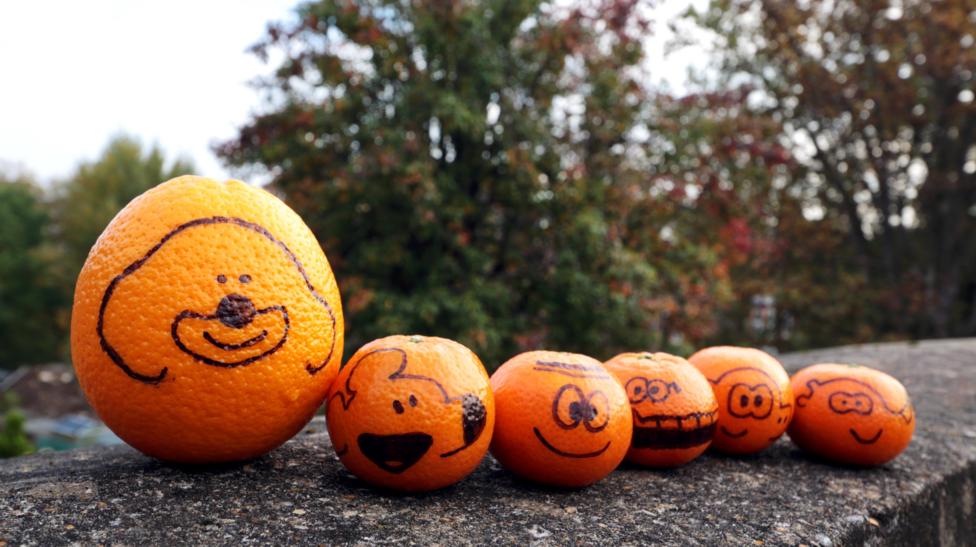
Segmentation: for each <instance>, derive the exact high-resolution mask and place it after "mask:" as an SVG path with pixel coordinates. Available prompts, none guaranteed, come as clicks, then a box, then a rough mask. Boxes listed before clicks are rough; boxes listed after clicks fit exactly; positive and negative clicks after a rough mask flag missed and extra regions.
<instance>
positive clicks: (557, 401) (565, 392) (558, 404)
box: [552, 384, 589, 429]
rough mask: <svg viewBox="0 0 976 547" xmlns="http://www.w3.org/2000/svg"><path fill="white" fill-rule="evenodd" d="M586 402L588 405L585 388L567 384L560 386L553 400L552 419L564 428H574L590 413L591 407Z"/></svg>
mask: <svg viewBox="0 0 976 547" xmlns="http://www.w3.org/2000/svg"><path fill="white" fill-rule="evenodd" d="M584 404H586V405H588V402H587V401H586V396H585V395H584V394H583V390H581V389H580V388H578V387H577V386H575V385H573V384H566V385H564V386H562V387H561V388H559V391H557V392H556V397H555V398H554V399H553V401H552V419H553V420H554V421H555V422H556V425H558V426H559V427H561V428H563V429H573V428H575V427H577V426H579V424H580V422H581V421H583V419H584V416H585V415H588V414H589V407H588V406H585V407H584Z"/></svg>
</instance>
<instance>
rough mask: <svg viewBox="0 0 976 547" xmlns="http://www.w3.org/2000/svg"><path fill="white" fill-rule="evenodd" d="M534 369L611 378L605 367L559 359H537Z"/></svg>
mask: <svg viewBox="0 0 976 547" xmlns="http://www.w3.org/2000/svg"><path fill="white" fill-rule="evenodd" d="M532 370H538V371H540V372H555V373H556V374H562V375H563V376H569V377H571V378H595V379H598V380H609V379H610V376H609V375H608V374H607V373H606V371H605V370H603V367H597V366H595V365H581V364H578V363H560V362H558V361H536V362H535V366H533V367H532Z"/></svg>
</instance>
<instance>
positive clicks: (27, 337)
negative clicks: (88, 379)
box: [0, 175, 65, 368]
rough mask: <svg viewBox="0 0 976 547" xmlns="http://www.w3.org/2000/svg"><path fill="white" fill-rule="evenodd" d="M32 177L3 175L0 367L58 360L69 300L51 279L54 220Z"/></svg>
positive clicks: (0, 180)
mask: <svg viewBox="0 0 976 547" xmlns="http://www.w3.org/2000/svg"><path fill="white" fill-rule="evenodd" d="M46 206H47V204H46V203H44V201H43V198H42V195H41V190H40V188H38V186H37V184H36V183H35V182H34V181H33V180H32V179H31V178H30V177H29V176H27V175H16V176H10V175H0V302H3V305H2V306H0V368H16V367H18V366H20V365H23V364H32V363H43V362H45V361H50V360H53V359H56V358H57V357H58V356H59V353H58V349H59V348H60V347H61V345H60V342H61V340H62V339H63V337H64V334H65V330H64V329H63V328H62V327H61V326H60V325H59V323H58V321H57V320H56V317H57V315H58V312H59V311H60V310H63V306H64V296H63V293H62V292H61V291H60V290H59V289H60V288H59V287H58V286H57V283H56V281H55V280H54V279H52V277H51V276H50V275H49V271H50V267H51V265H52V264H53V263H54V257H53V256H52V252H51V251H52V249H51V246H50V242H49V240H48V235H49V234H48V232H49V230H50V225H49V224H50V218H49V215H48V212H47V209H46Z"/></svg>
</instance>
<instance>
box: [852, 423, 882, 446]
mask: <svg viewBox="0 0 976 547" xmlns="http://www.w3.org/2000/svg"><path fill="white" fill-rule="evenodd" d="M849 431H850V432H851V436H852V437H854V440H855V441H857V442H859V443H861V444H874V443H876V442H878V439H880V438H881V433H883V432H884V430H883V429H879V430H878V432H877V433H875V434H874V436H873V437H867V438H864V437H861V436H860V435H858V434H857V431H854V428H853V427H852V428H851V429H850V430H849Z"/></svg>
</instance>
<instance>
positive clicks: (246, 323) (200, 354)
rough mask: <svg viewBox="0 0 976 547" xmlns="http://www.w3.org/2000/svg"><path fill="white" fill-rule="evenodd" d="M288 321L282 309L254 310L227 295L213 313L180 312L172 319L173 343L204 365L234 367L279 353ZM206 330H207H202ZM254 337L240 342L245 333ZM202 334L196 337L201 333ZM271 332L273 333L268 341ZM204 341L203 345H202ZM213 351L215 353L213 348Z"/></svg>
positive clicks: (243, 298)
mask: <svg viewBox="0 0 976 547" xmlns="http://www.w3.org/2000/svg"><path fill="white" fill-rule="evenodd" d="M290 328H291V322H290V320H289V318H288V310H287V309H286V308H285V307H284V306H269V307H267V308H263V309H257V308H256V307H255V306H254V303H253V302H251V300H250V299H249V298H247V297H246V296H242V295H239V294H229V295H227V296H225V297H223V298H222V299H221V300H220V302H219V303H218V304H217V309H216V311H215V312H214V313H212V314H202V313H198V312H195V311H191V310H183V311H182V312H180V313H179V314H177V316H176V318H175V319H173V324H172V326H171V327H170V334H171V335H172V338H173V343H175V344H176V346H177V347H178V348H180V349H181V350H183V351H184V352H185V353H187V354H189V355H190V356H191V357H193V358H194V359H195V360H197V361H199V362H201V363H204V364H206V365H212V366H216V367H225V368H234V367H239V366H244V365H249V364H251V363H254V362H256V361H260V360H261V359H264V358H265V357H268V356H269V355H271V354H272V353H274V352H276V351H278V349H279V348H281V346H283V345H284V344H285V342H286V341H287V340H288V330H289V329H290ZM204 329H206V330H204ZM257 329H260V330H259V331H258V332H257V334H255V335H254V336H251V337H249V338H245V339H243V340H240V341H236V340H235V339H239V338H240V337H241V334H245V336H246V334H247V331H248V330H250V331H251V332H255V330H257ZM201 330H202V331H203V334H202V335H199V334H197V333H199V332H200V331H201ZM270 333H275V335H274V337H273V338H271V337H270V336H271V334H270ZM203 342H205V343H206V344H204V343H203ZM214 348H216V350H215V349H214Z"/></svg>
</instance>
